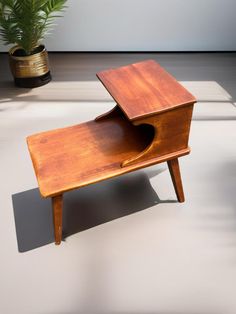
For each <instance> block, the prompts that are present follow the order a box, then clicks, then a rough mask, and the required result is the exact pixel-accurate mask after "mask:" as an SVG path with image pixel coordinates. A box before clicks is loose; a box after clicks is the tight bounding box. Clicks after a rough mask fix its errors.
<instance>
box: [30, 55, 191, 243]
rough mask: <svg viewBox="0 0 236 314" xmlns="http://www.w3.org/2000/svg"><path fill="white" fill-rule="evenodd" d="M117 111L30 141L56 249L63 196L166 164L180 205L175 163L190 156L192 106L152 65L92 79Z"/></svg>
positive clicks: (150, 62)
mask: <svg viewBox="0 0 236 314" xmlns="http://www.w3.org/2000/svg"><path fill="white" fill-rule="evenodd" d="M97 77H98V78H99V80H100V81H101V82H102V83H103V85H104V86H105V88H106V89H107V90H108V92H109V93H110V95H111V96H112V97H113V99H114V100H115V102H116V104H117V105H116V106H115V107H114V108H113V109H112V110H111V111H109V112H107V113H105V114H103V115H101V116H99V117H97V118H96V119H95V120H93V121H89V122H85V123H82V124H78V125H74V126H70V127H66V128H62V129H56V130H52V131H48V132H43V133H39V134H35V135H32V136H29V137H28V138H27V143H28V148H29V151H30V155H31V158H32V162H33V166H34V170H35V174H36V177H37V180H38V185H39V190H40V193H41V195H42V197H51V198H52V207H53V221H54V234H55V243H56V244H60V243H61V238H62V204H63V193H64V192H67V191H70V190H73V189H77V188H80V187H83V186H86V185H89V184H92V183H95V182H98V181H102V180H106V179H109V178H112V177H115V176H119V175H122V174H124V173H127V172H131V171H134V170H137V169H140V168H144V167H147V166H150V165H154V164H158V163H161V162H165V161H167V163H168V167H169V171H170V174H171V178H172V181H173V185H174V188H175V192H176V195H177V198H178V201H179V202H184V192H183V187H182V182H181V176H180V169H179V163H178V157H181V156H183V155H186V154H189V152H190V149H189V147H188V138H189V130H190V124H191V117H192V110H193V104H194V103H195V102H196V99H195V98H194V96H192V95H191V94H190V93H189V92H188V91H187V90H186V89H185V88H184V87H183V86H182V85H180V84H179V83H178V82H177V81H176V80H175V79H174V78H173V77H172V76H171V75H170V74H169V73H167V72H166V71H165V70H164V69H163V68H162V67H161V66H160V65H159V64H157V63H156V62H155V61H153V60H148V61H143V62H139V63H135V64H131V65H128V66H124V67H120V68H118V69H109V70H106V71H102V72H100V73H98V74H97Z"/></svg>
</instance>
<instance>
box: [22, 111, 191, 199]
mask: <svg viewBox="0 0 236 314" xmlns="http://www.w3.org/2000/svg"><path fill="white" fill-rule="evenodd" d="M152 140H153V131H152V128H151V129H150V128H146V127H145V126H144V127H143V126H134V125H133V124H131V123H130V122H129V121H128V120H127V119H126V118H125V117H124V115H123V114H122V112H121V111H120V115H117V116H115V117H113V118H110V117H109V115H108V116H107V118H105V117H104V119H101V120H100V121H97V122H96V121H89V122H87V123H83V124H80V125H75V126H71V127H68V128H62V129H57V130H52V131H48V132H43V133H39V134H36V135H32V136H29V137H28V138H27V143H28V147H29V151H30V154H31V158H32V161H33V165H34V169H35V173H36V177H37V180H38V184H39V189H40V192H41V194H42V196H43V197H49V196H55V195H58V194H61V193H63V192H65V191H69V190H72V189H75V188H79V187H82V186H85V185H88V184H92V183H95V182H98V181H102V180H105V179H108V178H111V177H114V176H118V175H121V174H123V173H126V172H130V171H133V170H136V169H140V168H143V167H146V166H149V165H153V164H156V163H159V162H163V161H166V160H168V159H173V158H175V157H178V156H183V155H186V154H188V153H189V148H188V147H187V146H186V147H183V149H180V150H178V151H177V152H176V151H174V150H172V151H168V152H167V153H166V154H158V151H155V152H153V154H152V155H151V156H150V157H149V158H146V160H140V162H138V163H135V164H132V165H127V166H125V167H122V162H123V161H125V160H129V159H130V158H133V157H135V156H137V155H138V154H139V153H141V152H142V151H143V150H145V149H146V148H147V147H148V146H149V145H150V143H151V142H152Z"/></svg>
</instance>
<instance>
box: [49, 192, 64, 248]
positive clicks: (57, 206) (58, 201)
mask: <svg viewBox="0 0 236 314" xmlns="http://www.w3.org/2000/svg"><path fill="white" fill-rule="evenodd" d="M62 207H63V195H62V194H61V195H58V196H54V197H52V209H53V223H54V237H55V244H57V245H59V244H60V243H61V239H62Z"/></svg>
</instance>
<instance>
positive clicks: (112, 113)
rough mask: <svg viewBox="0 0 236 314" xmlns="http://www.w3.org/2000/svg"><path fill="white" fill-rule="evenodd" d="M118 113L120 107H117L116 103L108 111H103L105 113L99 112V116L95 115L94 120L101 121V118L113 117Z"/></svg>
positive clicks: (119, 112)
mask: <svg viewBox="0 0 236 314" xmlns="http://www.w3.org/2000/svg"><path fill="white" fill-rule="evenodd" d="M120 114H121V109H120V108H119V106H118V105H116V106H115V107H114V108H112V109H111V110H109V111H108V112H105V113H103V114H101V115H100V116H98V117H96V118H95V121H96V122H98V121H102V120H104V119H107V118H114V117H116V116H118V115H120Z"/></svg>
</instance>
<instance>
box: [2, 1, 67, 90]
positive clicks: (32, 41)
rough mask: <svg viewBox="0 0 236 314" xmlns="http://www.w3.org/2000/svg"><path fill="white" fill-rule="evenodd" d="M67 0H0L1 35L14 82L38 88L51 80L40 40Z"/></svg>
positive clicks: (46, 55)
mask: <svg viewBox="0 0 236 314" xmlns="http://www.w3.org/2000/svg"><path fill="white" fill-rule="evenodd" d="M66 1H67V0H0V35H1V36H2V40H3V42H4V44H5V45H8V44H14V46H13V47H12V48H11V49H10V50H9V63H10V68H11V72H12V74H13V76H14V79H15V84H16V85H17V86H19V87H28V88H32V87H38V86H42V85H44V84H47V83H48V82H49V81H50V80H51V74H50V69H49V62H48V54H47V51H46V49H45V47H44V45H43V44H41V40H42V39H44V37H45V35H46V34H47V32H48V30H49V29H50V28H51V26H52V22H53V19H54V18H56V17H58V15H57V14H58V12H61V11H63V9H64V8H65V3H66Z"/></svg>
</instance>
